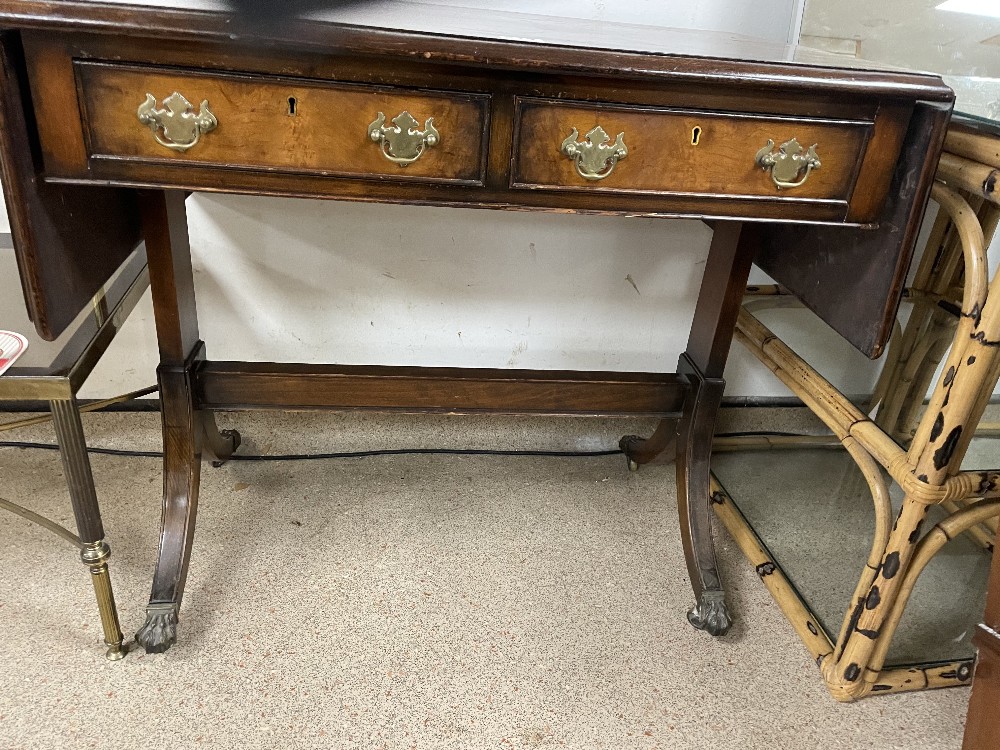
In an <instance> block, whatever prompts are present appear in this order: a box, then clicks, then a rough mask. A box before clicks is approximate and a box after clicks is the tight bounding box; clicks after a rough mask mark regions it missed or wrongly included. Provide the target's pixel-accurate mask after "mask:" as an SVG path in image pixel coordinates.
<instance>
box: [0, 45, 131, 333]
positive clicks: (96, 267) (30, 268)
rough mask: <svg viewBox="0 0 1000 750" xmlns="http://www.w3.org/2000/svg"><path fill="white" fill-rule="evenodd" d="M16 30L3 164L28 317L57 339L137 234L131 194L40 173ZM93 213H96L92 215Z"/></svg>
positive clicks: (9, 54)
mask: <svg viewBox="0 0 1000 750" xmlns="http://www.w3.org/2000/svg"><path fill="white" fill-rule="evenodd" d="M26 84H27V82H26V72H25V69H24V57H23V54H22V50H21V43H20V39H19V38H18V36H17V34H15V33H11V32H0V165H2V172H3V182H4V199H5V200H6V203H7V215H8V217H9V218H10V226H11V234H12V236H13V239H14V252H15V254H16V255H17V266H18V270H19V272H20V275H21V288H22V290H23V293H24V299H25V304H26V307H27V310H28V316H29V317H30V318H31V320H32V322H33V323H34V324H35V329H36V330H37V331H38V334H39V335H40V336H41V337H42V338H43V339H46V340H48V341H53V340H55V339H56V338H58V336H59V334H61V333H62V332H63V331H64V330H66V328H67V327H68V326H69V325H70V323H72V322H73V320H74V319H75V318H76V317H77V315H78V314H79V312H80V311H81V310H82V309H83V308H84V307H86V306H87V305H88V304H89V303H90V301H91V299H92V298H93V297H94V296H95V295H96V294H97V293H98V292H99V291H100V290H101V288H102V287H103V286H104V285H105V284H106V283H107V282H108V280H109V279H110V278H111V276H112V275H113V274H114V272H115V271H116V270H117V269H118V267H119V266H120V265H121V264H122V263H123V262H124V261H125V259H126V258H128V257H129V255H130V254H131V253H132V251H133V250H134V249H135V247H136V245H137V244H138V243H139V241H140V230H139V221H138V216H137V213H136V210H135V201H134V197H133V195H132V193H131V192H130V191H126V190H115V189H108V188H106V187H99V188H96V189H93V188H80V187H73V186H66V185H54V184H50V183H47V182H45V181H44V180H43V179H42V174H41V171H42V160H41V158H40V154H39V149H38V143H37V136H36V134H35V132H34V128H33V117H32V113H31V111H30V109H27V108H26V107H25V103H26V102H27V88H26ZM95 216H96V217H100V218H99V220H96V221H95Z"/></svg>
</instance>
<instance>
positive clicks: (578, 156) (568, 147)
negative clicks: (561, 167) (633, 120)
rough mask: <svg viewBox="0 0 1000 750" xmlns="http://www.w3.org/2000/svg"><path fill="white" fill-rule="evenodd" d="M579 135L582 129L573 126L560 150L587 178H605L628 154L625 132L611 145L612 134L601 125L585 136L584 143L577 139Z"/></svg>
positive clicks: (579, 172) (580, 173)
mask: <svg viewBox="0 0 1000 750" xmlns="http://www.w3.org/2000/svg"><path fill="white" fill-rule="evenodd" d="M579 136H580V131H578V130H577V129H576V128H573V132H572V133H570V134H569V136H568V137H567V138H566V140H564V141H563V142H562V146H560V147H559V151H560V152H562V153H563V154H564V155H565V156H567V157H569V158H570V159H572V160H573V163H574V164H575V165H576V171H577V173H578V174H579V175H580V176H581V177H582V178H583V179H585V180H603V179H604V178H605V177H607V176H608V175H609V174H611V172H612V170H614V168H615V165H616V164H618V162H620V161H621V160H622V159H624V158H625V157H626V156H628V147H627V146H626V145H625V133H619V134H618V138H616V139H615V142H614V143H612V144H611V145H610V146H609V145H608V143H609V142H610V141H611V136H610V135H608V134H607V132H606V131H605V130H604V128H602V127H601V126H600V125H598V126H597V127H596V128H594V129H593V130H591V131H590V132H589V133H587V135H586V136H584V137H585V138H586V139H587V140H586V141H584V142H583V143H579V142H578V141H577V138H579Z"/></svg>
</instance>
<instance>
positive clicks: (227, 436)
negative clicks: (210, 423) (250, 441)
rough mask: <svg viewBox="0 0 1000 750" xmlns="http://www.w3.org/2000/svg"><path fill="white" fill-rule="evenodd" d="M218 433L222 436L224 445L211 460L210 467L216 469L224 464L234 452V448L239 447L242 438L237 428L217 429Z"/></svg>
mask: <svg viewBox="0 0 1000 750" xmlns="http://www.w3.org/2000/svg"><path fill="white" fill-rule="evenodd" d="M219 435H220V436H221V438H222V441H223V443H224V447H223V448H222V449H221V453H219V454H218V455H219V457H218V458H215V459H213V460H212V468H214V469H218V468H219V467H221V466H224V465H225V463H226V461H228V460H229V457H230V456H231V455H233V454H234V453H235V452H236V449H237V448H239V447H240V443H241V442H242V440H243V439H242V438H241V437H240V433H239V431H238V430H219Z"/></svg>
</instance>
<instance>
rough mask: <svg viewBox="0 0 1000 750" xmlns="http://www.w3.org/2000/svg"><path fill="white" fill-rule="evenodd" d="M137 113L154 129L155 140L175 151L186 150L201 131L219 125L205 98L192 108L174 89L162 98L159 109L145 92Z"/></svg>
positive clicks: (195, 141)
mask: <svg viewBox="0 0 1000 750" xmlns="http://www.w3.org/2000/svg"><path fill="white" fill-rule="evenodd" d="M136 114H137V115H138V116H139V122H141V123H142V124H143V125H146V126H147V127H149V129H150V130H151V131H152V132H153V137H154V138H155V139H156V142H157V143H159V144H160V145H161V146H165V147H166V148H169V149H172V150H174V151H187V150H188V149H189V148H191V147H192V146H194V145H195V144H196V143H197V142H198V139H199V138H200V137H201V134H202V133H208V132H210V131H212V130H215V128H216V127H218V125H219V121H218V120H217V119H215V115H213V114H212V110H210V109H209V108H208V100H207V99H206V100H204V101H202V103H201V107H200V109H199V111H198V112H195V111H194V107H193V106H192V105H191V102H189V101H188V100H187V99H185V98H184V97H183V96H181V95H180V94H178V93H177V92H176V91H175V92H174V93H172V94H171V95H170V96H168V97H167V98H166V99H164V100H163V108H162V109H158V108H157V106H156V97H155V96H153V95H152V94H146V101H144V102H143V103H142V104H140V105H139V110H138V112H137V113H136ZM161 130H162V131H163V135H162V136H161V135H160V131H161Z"/></svg>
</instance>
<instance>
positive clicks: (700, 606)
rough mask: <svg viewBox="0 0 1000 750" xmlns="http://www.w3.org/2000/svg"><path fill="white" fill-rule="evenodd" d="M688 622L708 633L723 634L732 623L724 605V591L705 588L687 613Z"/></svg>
mask: <svg viewBox="0 0 1000 750" xmlns="http://www.w3.org/2000/svg"><path fill="white" fill-rule="evenodd" d="M687 618H688V622H689V623H691V624H692V625H693V626H694V627H695V628H696V629H698V630H704V631H705V632H706V633H708V634H709V635H725V634H726V631H727V630H729V627H730V625H732V624H733V618H732V617H730V616H729V609H728V608H727V607H726V592H725V591H718V590H711V589H705V590H704V591H702V592H701V596H700V597H698V603H697V604H696V605H695V606H693V607H692V608H691V609H690V610H689V611H688V614H687Z"/></svg>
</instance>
